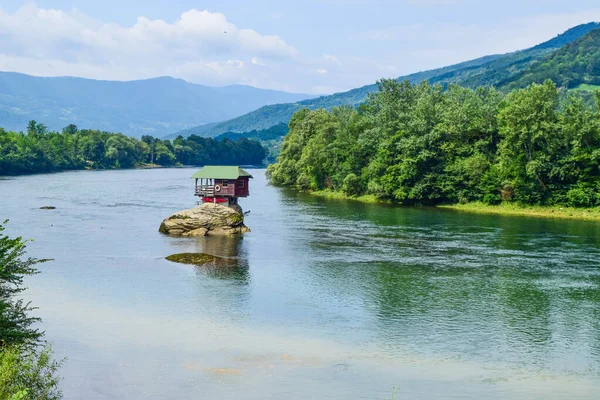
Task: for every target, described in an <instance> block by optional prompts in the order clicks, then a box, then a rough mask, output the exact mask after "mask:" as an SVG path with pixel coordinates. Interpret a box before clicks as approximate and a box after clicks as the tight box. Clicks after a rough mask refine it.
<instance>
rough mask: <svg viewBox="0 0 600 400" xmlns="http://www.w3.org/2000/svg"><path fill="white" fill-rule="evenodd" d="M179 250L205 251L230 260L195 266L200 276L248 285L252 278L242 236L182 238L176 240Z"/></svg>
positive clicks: (175, 243)
mask: <svg viewBox="0 0 600 400" xmlns="http://www.w3.org/2000/svg"><path fill="white" fill-rule="evenodd" d="M174 245H175V246H176V248H177V251H181V248H182V247H183V248H185V249H186V252H190V253H204V254H210V255H212V256H216V257H223V258H227V259H228V260H230V262H227V263H207V264H204V265H197V266H194V267H195V269H196V271H197V273H198V274H199V275H200V276H206V277H210V278H215V279H228V280H232V281H235V282H237V283H239V284H245V285H247V284H248V283H249V280H250V274H249V270H248V257H247V254H246V251H245V249H244V247H243V238H242V237H240V236H204V237H199V238H180V239H179V240H178V241H177V242H174Z"/></svg>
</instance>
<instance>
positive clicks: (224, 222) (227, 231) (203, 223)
mask: <svg viewBox="0 0 600 400" xmlns="http://www.w3.org/2000/svg"><path fill="white" fill-rule="evenodd" d="M159 232H161V233H164V234H167V235H175V236H191V237H197V236H206V235H238V234H242V233H246V232H250V229H248V227H246V225H244V212H243V210H242V208H241V207H240V206H239V205H237V204H231V205H227V206H223V205H220V204H213V203H204V204H202V205H200V206H198V207H194V208H191V209H189V210H183V211H178V212H176V213H174V214H172V215H171V216H170V217H168V218H167V219H165V220H164V221H163V222H162V223H161V224H160V228H159Z"/></svg>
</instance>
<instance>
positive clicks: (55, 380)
mask: <svg viewBox="0 0 600 400" xmlns="http://www.w3.org/2000/svg"><path fill="white" fill-rule="evenodd" d="M4 223H6V221H5V222H4ZM3 231H4V226H3V225H2V224H0V399H2V400H4V399H10V400H18V399H43V400H53V399H60V398H61V397H62V393H61V391H60V388H59V382H60V378H59V377H58V375H57V370H58V368H59V367H60V364H61V363H60V362H58V361H55V360H53V354H52V349H51V348H50V346H49V345H47V344H45V343H44V341H43V332H42V331H40V330H39V329H38V328H35V327H34V324H35V323H38V322H39V321H40V319H39V318H36V317H32V316H31V315H30V314H29V313H30V312H31V311H32V310H33V309H34V308H33V307H31V305H30V303H27V302H25V301H23V299H20V298H17V297H18V295H19V294H20V293H22V292H23V291H24V290H25V288H24V286H23V278H24V277H25V276H29V275H34V274H37V273H38V272H39V271H38V270H37V269H36V268H35V265H36V264H38V263H41V262H44V261H46V260H36V259H32V258H25V247H26V246H25V241H24V240H23V239H22V238H21V237H17V238H10V237H8V236H6V235H4V234H3V233H2V232H3Z"/></svg>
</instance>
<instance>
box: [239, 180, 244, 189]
mask: <svg viewBox="0 0 600 400" xmlns="http://www.w3.org/2000/svg"><path fill="white" fill-rule="evenodd" d="M238 188H240V189H243V188H244V181H242V180H239V181H238Z"/></svg>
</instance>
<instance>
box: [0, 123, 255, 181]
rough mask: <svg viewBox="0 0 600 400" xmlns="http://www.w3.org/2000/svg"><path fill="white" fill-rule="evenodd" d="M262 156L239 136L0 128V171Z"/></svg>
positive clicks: (248, 160) (244, 160)
mask: <svg viewBox="0 0 600 400" xmlns="http://www.w3.org/2000/svg"><path fill="white" fill-rule="evenodd" d="M265 156H266V152H265V150H264V148H263V147H262V146H261V145H260V144H259V143H258V142H255V141H251V140H248V139H245V138H243V139H239V140H235V141H231V140H228V139H224V140H221V141H218V140H214V139H210V138H202V137H199V136H194V135H192V136H190V137H188V138H183V137H178V138H176V139H175V140H174V141H172V142H171V141H170V140H161V139H157V138H154V137H152V136H143V137H142V138H141V140H139V139H135V138H132V137H128V136H125V135H122V134H120V133H110V132H104V131H99V130H91V129H81V130H80V129H78V128H77V126H75V125H69V126H67V127H66V128H64V129H63V130H62V132H53V131H50V130H49V129H48V128H47V127H46V126H45V125H43V124H39V123H36V122H35V121H30V123H29V125H28V127H27V132H26V133H21V132H9V131H5V130H4V129H2V128H0V176H1V175H17V174H28V173H38V172H52V171H65V170H73V169H108V168H131V167H134V166H139V165H144V164H149V165H161V166H171V165H175V164H184V165H206V164H213V165H223V164H237V165H256V164H261V163H262V162H263V160H264V158H265Z"/></svg>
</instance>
